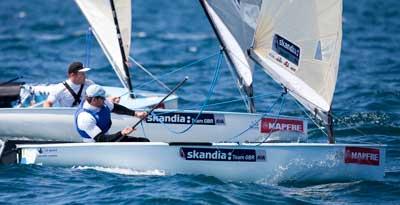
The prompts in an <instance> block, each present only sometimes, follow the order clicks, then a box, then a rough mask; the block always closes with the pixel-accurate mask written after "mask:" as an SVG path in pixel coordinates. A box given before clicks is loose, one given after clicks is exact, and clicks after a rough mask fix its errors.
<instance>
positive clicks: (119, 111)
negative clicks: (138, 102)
mask: <svg viewBox="0 0 400 205" xmlns="http://www.w3.org/2000/svg"><path fill="white" fill-rule="evenodd" d="M112 112H113V113H117V114H122V115H130V116H135V117H138V118H145V117H147V112H141V111H134V110H131V109H129V108H127V107H125V106H122V105H120V104H116V103H114V108H113V109H112Z"/></svg>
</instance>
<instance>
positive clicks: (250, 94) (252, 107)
mask: <svg viewBox="0 0 400 205" xmlns="http://www.w3.org/2000/svg"><path fill="white" fill-rule="evenodd" d="M199 1H200V4H201V6H202V8H203V10H204V13H205V14H206V16H207V19H208V21H209V22H210V24H211V27H212V29H213V31H214V33H215V34H216V36H217V39H218V41H219V43H220V45H221V47H222V49H223V51H224V54H225V57H226V59H227V61H228V64H229V67H231V66H234V65H235V64H234V62H233V59H232V57H231V56H230V55H229V54H228V52H229V51H228V49H227V46H226V44H225V42H224V40H223V38H222V34H221V33H220V31H219V30H218V28H217V27H216V25H215V24H214V21H213V19H212V17H211V16H210V14H209V12H208V9H207V6H206V2H205V1H206V0H199ZM230 70H231V71H233V72H234V73H235V75H236V76H237V77H238V84H239V91H241V92H242V91H243V92H245V93H246V95H247V98H246V99H247V103H246V106H247V110H248V112H251V113H255V112H256V108H255V105H254V99H253V83H251V84H250V85H249V86H246V85H244V84H243V82H242V81H243V79H241V78H240V77H239V76H240V75H239V74H238V72H237V71H236V69H230Z"/></svg>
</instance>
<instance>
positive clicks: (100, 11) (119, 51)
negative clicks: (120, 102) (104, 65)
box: [75, 0, 132, 91]
mask: <svg viewBox="0 0 400 205" xmlns="http://www.w3.org/2000/svg"><path fill="white" fill-rule="evenodd" d="M75 2H76V4H77V5H78V6H79V8H80V9H81V11H82V13H83V14H84V16H85V17H86V19H87V21H88V22H89V24H90V26H91V27H92V32H93V33H94V36H95V38H96V40H97V41H98V43H99V45H100V47H101V48H102V50H103V52H104V54H105V55H106V57H107V59H108V61H109V62H110V64H111V66H112V67H113V69H114V71H115V72H116V74H117V76H118V78H119V80H120V81H121V83H122V84H123V86H124V87H125V88H127V89H129V90H130V91H131V89H132V86H131V81H130V75H129V70H128V69H127V65H126V61H127V59H126V56H127V55H129V52H130V45H131V27H132V26H131V21H132V17H131V16H132V15H131V0H118V1H113V0H90V1H88V0H75ZM112 4H113V5H112ZM112 6H114V9H115V11H113V7H112ZM113 12H115V13H113ZM114 17H116V19H114ZM117 25H118V27H117ZM118 30H119V31H120V32H119V33H118V32H117V31H118Z"/></svg>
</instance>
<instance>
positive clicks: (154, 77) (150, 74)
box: [129, 56, 171, 92]
mask: <svg viewBox="0 0 400 205" xmlns="http://www.w3.org/2000/svg"><path fill="white" fill-rule="evenodd" d="M129 60H131V61H132V62H134V63H135V64H136V65H137V66H138V67H139V68H140V69H142V70H143V71H144V72H145V73H146V74H147V75H149V76H150V77H152V78H153V80H154V81H156V82H157V83H158V84H160V85H161V86H162V87H164V88H165V89H167V91H168V92H170V91H171V89H170V88H169V87H168V86H167V85H165V84H164V83H163V82H162V81H160V80H159V79H158V78H157V77H156V76H154V75H153V74H152V73H151V72H150V71H149V70H147V69H146V68H145V67H144V66H143V65H142V64H140V63H139V62H137V61H136V60H135V59H133V58H132V57H130V56H129Z"/></svg>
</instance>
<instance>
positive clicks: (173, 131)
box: [151, 50, 223, 134]
mask: <svg viewBox="0 0 400 205" xmlns="http://www.w3.org/2000/svg"><path fill="white" fill-rule="evenodd" d="M222 56H223V54H222V50H221V51H220V52H219V56H218V61H217V66H216V69H215V71H214V77H213V80H212V82H211V85H210V87H209V89H208V93H207V97H206V99H205V100H204V102H203V104H202V106H201V108H200V112H199V113H198V114H197V116H196V118H195V119H193V120H192V122H191V124H190V125H189V126H188V127H186V128H184V129H183V130H180V131H175V130H172V129H170V128H169V127H168V126H167V125H165V123H164V122H163V121H162V120H158V121H159V122H160V123H161V124H162V125H164V127H166V128H167V130H168V131H170V132H172V133H174V134H183V133H185V132H187V131H188V130H190V129H191V128H192V127H193V125H194V124H195V123H196V122H197V120H198V119H199V117H200V115H201V114H202V113H203V111H204V108H206V107H207V103H208V101H209V100H210V98H211V96H212V94H213V91H214V88H215V85H216V84H217V81H218V78H219V76H220V75H219V73H220V70H221V63H222ZM162 114H163V113H162ZM162 114H161V115H162ZM151 115H152V116H153V117H154V118H155V119H158V116H157V115H156V114H155V113H154V112H153V113H151Z"/></svg>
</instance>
